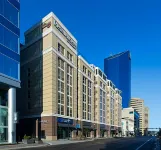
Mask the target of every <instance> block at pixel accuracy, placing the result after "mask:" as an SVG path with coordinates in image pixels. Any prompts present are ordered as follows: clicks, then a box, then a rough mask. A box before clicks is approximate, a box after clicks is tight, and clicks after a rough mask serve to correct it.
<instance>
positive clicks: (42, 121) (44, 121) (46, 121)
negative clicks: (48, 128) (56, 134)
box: [39, 120, 48, 123]
mask: <svg viewBox="0 0 161 150" xmlns="http://www.w3.org/2000/svg"><path fill="white" fill-rule="evenodd" d="M39 122H40V123H48V120H41V121H39Z"/></svg>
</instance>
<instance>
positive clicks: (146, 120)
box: [144, 106, 149, 135]
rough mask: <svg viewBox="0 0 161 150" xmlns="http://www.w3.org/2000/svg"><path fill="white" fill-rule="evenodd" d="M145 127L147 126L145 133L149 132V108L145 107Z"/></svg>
mask: <svg viewBox="0 0 161 150" xmlns="http://www.w3.org/2000/svg"><path fill="white" fill-rule="evenodd" d="M144 128H145V133H144V134H145V135H147V134H148V128H149V108H148V107H146V106H145V107H144Z"/></svg>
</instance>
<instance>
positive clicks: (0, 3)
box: [0, 0, 19, 27]
mask: <svg viewBox="0 0 161 150" xmlns="http://www.w3.org/2000/svg"><path fill="white" fill-rule="evenodd" d="M4 8H5V9H4ZM0 14H2V15H4V17H5V18H7V19H8V20H9V21H10V22H12V23H13V24H14V25H15V26H17V27H19V26H18V14H19V11H18V10H17V9H16V8H15V7H14V6H13V5H12V4H10V3H9V2H8V1H7V0H0Z"/></svg>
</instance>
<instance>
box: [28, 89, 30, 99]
mask: <svg viewBox="0 0 161 150" xmlns="http://www.w3.org/2000/svg"><path fill="white" fill-rule="evenodd" d="M30 97H31V94H30V91H29V90H28V98H30Z"/></svg>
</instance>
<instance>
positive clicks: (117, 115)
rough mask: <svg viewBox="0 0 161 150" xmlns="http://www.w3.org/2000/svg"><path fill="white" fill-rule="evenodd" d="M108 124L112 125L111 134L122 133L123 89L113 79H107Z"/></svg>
mask: <svg viewBox="0 0 161 150" xmlns="http://www.w3.org/2000/svg"><path fill="white" fill-rule="evenodd" d="M106 91H107V105H106V106H107V107H106V108H107V115H106V116H107V124H108V125H110V132H109V133H110V136H114V135H115V134H120V133H121V117H122V112H121V111H122V97H121V91H120V90H119V89H117V88H116V87H115V85H114V84H113V83H112V81H110V80H107V89H106Z"/></svg>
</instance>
